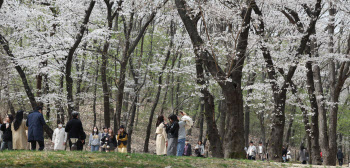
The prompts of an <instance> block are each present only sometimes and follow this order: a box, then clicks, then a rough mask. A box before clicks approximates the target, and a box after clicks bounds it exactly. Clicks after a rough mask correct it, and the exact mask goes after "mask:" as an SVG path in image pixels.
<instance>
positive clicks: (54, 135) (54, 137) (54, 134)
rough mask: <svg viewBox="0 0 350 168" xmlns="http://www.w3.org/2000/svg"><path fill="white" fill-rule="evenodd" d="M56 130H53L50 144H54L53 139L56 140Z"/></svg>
mask: <svg viewBox="0 0 350 168" xmlns="http://www.w3.org/2000/svg"><path fill="white" fill-rule="evenodd" d="M56 130H57V129H55V131H53V134H52V142H55V139H56V133H57V131H56Z"/></svg>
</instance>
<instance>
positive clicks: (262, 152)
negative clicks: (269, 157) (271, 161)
mask: <svg viewBox="0 0 350 168" xmlns="http://www.w3.org/2000/svg"><path fill="white" fill-rule="evenodd" d="M258 154H259V155H258V156H259V159H260V160H262V161H263V160H264V159H265V147H264V146H263V143H262V142H259V146H258Z"/></svg>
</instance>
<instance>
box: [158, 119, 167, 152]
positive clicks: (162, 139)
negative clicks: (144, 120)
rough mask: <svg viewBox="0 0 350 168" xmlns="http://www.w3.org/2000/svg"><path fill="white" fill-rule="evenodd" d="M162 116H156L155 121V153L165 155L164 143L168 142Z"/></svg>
mask: <svg viewBox="0 0 350 168" xmlns="http://www.w3.org/2000/svg"><path fill="white" fill-rule="evenodd" d="M164 120H165V118H164V116H163V115H160V116H158V119H157V123H156V134H157V138H156V153H157V155H166V150H167V148H166V143H167V142H168V139H167V134H166V131H165V124H164Z"/></svg>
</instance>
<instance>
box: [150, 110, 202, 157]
mask: <svg viewBox="0 0 350 168" xmlns="http://www.w3.org/2000/svg"><path fill="white" fill-rule="evenodd" d="M180 114H181V115H182V117H181V119H180V118H179V117H178V116H176V115H175V114H172V115H170V116H169V117H168V118H165V117H164V116H163V115H159V116H158V119H157V123H156V127H157V128H156V134H157V137H156V154H157V155H167V156H192V147H191V144H189V141H188V139H187V140H186V130H188V129H190V128H191V127H192V125H193V121H192V119H191V118H190V117H189V116H188V115H187V114H186V113H185V112H183V111H180ZM167 119H168V120H169V123H168V122H167ZM195 155H196V156H198V157H203V156H204V145H203V144H202V141H199V142H198V144H197V145H196V146H195Z"/></svg>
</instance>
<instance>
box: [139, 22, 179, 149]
mask: <svg viewBox="0 0 350 168" xmlns="http://www.w3.org/2000/svg"><path fill="white" fill-rule="evenodd" d="M174 35H175V28H174V22H173V21H171V23H170V36H171V40H170V46H169V50H168V52H167V55H166V57H165V61H164V64H163V66H162V69H161V72H159V74H158V91H157V95H156V97H155V100H154V103H153V106H152V109H151V113H150V117H149V119H148V125H147V130H146V139H145V145H144V149H143V152H145V153H148V145H149V137H150V135H151V129H152V124H153V123H152V121H153V115H154V112H155V110H156V108H157V105H158V101H159V97H160V92H161V90H162V86H161V85H162V78H163V71H164V70H165V68H166V66H167V63H168V60H169V58H170V54H171V49H172V47H173V40H174Z"/></svg>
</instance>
